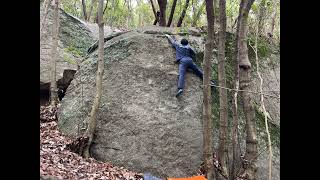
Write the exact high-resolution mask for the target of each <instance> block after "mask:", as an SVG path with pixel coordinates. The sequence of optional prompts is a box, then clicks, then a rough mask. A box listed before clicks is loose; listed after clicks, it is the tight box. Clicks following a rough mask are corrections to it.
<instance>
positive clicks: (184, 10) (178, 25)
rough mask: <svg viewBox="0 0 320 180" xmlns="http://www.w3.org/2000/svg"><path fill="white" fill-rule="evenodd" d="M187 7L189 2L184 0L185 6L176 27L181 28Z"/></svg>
mask: <svg viewBox="0 0 320 180" xmlns="http://www.w3.org/2000/svg"><path fill="white" fill-rule="evenodd" d="M188 6H189V0H186V4H185V6H184V8H183V10H182V13H181V16H180V18H179V21H178V24H177V27H181V24H182V21H183V19H184V17H185V16H186V12H187V9H188Z"/></svg>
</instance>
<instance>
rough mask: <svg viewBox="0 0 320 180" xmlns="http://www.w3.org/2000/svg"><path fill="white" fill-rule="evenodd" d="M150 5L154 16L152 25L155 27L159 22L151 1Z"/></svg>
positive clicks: (151, 0)
mask: <svg viewBox="0 0 320 180" xmlns="http://www.w3.org/2000/svg"><path fill="white" fill-rule="evenodd" d="M150 4H151V7H152V11H153V14H154V21H153V25H156V24H157V22H159V17H158V14H157V12H156V8H155V7H154V4H153V0H150Z"/></svg>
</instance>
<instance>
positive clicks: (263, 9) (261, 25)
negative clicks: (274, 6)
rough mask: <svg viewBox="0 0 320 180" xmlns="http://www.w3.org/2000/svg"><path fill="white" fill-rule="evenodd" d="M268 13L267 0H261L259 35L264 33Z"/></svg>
mask: <svg viewBox="0 0 320 180" xmlns="http://www.w3.org/2000/svg"><path fill="white" fill-rule="evenodd" d="M265 13H266V0H261V2H260V4H259V20H258V33H259V35H262V34H263V25H264V19H265V17H264V16H265Z"/></svg>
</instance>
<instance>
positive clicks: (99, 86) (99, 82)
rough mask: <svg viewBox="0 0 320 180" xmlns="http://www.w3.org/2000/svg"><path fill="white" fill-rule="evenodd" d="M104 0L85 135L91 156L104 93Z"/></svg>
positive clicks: (101, 3)
mask: <svg viewBox="0 0 320 180" xmlns="http://www.w3.org/2000/svg"><path fill="white" fill-rule="evenodd" d="M102 16H103V0H100V1H99V5H98V26H99V47H98V71H97V76H96V95H95V98H94V102H93V104H92V109H91V112H90V116H89V117H90V119H89V123H88V128H87V130H86V132H85V137H88V138H89V141H88V144H87V146H86V147H85V149H84V157H86V158H88V157H90V153H89V150H90V146H91V144H92V139H93V135H94V131H95V129H96V125H97V113H98V109H99V105H100V101H101V93H102V78H103V73H104V30H103V26H104V23H103V18H102Z"/></svg>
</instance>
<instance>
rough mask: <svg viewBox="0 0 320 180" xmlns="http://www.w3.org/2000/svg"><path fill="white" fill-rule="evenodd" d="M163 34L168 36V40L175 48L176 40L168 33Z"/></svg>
mask: <svg viewBox="0 0 320 180" xmlns="http://www.w3.org/2000/svg"><path fill="white" fill-rule="evenodd" d="M165 36H166V37H167V38H168V40H169V42H170V43H171V44H172V47H173V48H176V47H177V46H179V45H178V43H177V41H176V40H175V39H173V38H172V37H171V36H170V35H168V34H165Z"/></svg>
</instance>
